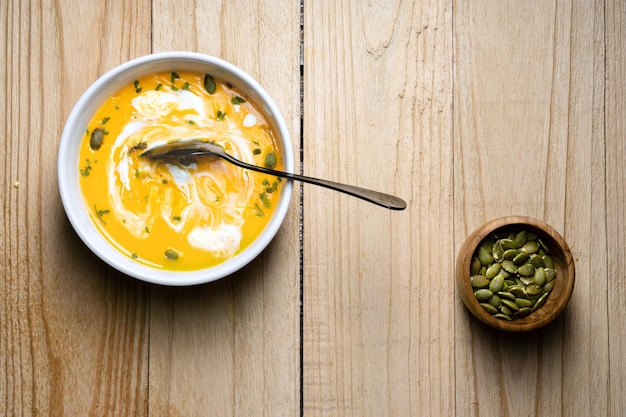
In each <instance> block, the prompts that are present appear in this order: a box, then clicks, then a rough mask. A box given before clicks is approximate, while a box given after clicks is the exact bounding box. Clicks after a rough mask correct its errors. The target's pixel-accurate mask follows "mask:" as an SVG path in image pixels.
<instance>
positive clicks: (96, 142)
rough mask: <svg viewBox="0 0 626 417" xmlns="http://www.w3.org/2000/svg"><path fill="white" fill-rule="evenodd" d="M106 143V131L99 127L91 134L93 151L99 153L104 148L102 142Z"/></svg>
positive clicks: (90, 145) (90, 140) (90, 141)
mask: <svg viewBox="0 0 626 417" xmlns="http://www.w3.org/2000/svg"><path fill="white" fill-rule="evenodd" d="M103 141H104V130H102V129H100V128H99V127H97V128H95V129H94V130H93V132H91V138H90V139H89V147H90V148H91V150H93V151H97V150H98V149H100V147H102V142H103Z"/></svg>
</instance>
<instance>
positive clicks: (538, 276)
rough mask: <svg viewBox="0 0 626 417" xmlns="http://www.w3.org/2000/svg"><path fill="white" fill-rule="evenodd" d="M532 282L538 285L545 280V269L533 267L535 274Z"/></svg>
mask: <svg viewBox="0 0 626 417" xmlns="http://www.w3.org/2000/svg"><path fill="white" fill-rule="evenodd" d="M533 282H534V284H535V285H539V286H540V287H541V286H542V285H543V284H545V282H546V271H545V269H543V268H541V267H539V268H536V269H535V275H534V276H533Z"/></svg>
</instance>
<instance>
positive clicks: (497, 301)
mask: <svg viewBox="0 0 626 417" xmlns="http://www.w3.org/2000/svg"><path fill="white" fill-rule="evenodd" d="M487 304H489V305H492V306H494V307H500V305H501V304H502V299H501V298H500V297H498V296H497V295H496V294H494V295H492V296H491V298H490V299H489V300H487Z"/></svg>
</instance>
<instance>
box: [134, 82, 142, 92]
mask: <svg viewBox="0 0 626 417" xmlns="http://www.w3.org/2000/svg"><path fill="white" fill-rule="evenodd" d="M133 86H134V87H135V93H137V94H139V93H141V90H142V89H141V87H139V80H135V81H133Z"/></svg>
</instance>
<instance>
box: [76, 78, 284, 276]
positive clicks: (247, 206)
mask: <svg viewBox="0 0 626 417" xmlns="http://www.w3.org/2000/svg"><path fill="white" fill-rule="evenodd" d="M182 138H202V139H205V140H209V141H213V142H215V143H217V144H219V145H221V146H222V147H223V148H224V149H225V150H226V151H227V152H228V153H230V154H231V155H233V156H234V157H236V158H238V159H240V160H242V161H245V162H248V163H251V164H255V165H261V166H267V167H269V168H278V169H280V168H282V158H281V155H280V152H279V149H278V147H277V145H276V141H275V140H274V137H273V135H272V132H271V131H270V128H269V126H268V124H267V122H266V120H265V118H264V117H263V115H262V114H261V112H260V111H259V110H258V109H257V108H255V106H254V105H253V104H252V103H250V102H249V100H248V99H247V98H246V97H245V96H243V95H242V94H241V93H240V92H239V91H237V90H236V89H235V88H233V87H232V86H230V85H228V84H226V83H223V82H221V81H220V80H216V79H214V78H213V77H211V76H210V75H206V74H198V73H190V72H180V73H175V72H172V73H159V74H154V75H151V76H147V77H143V78H140V79H138V80H136V81H135V82H134V83H132V84H130V85H128V86H126V87H124V88H122V89H121V90H120V91H118V92H117V93H115V94H114V95H112V96H111V97H110V98H109V99H108V100H107V101H106V102H105V103H104V104H103V105H102V106H101V107H100V108H99V109H98V111H97V112H96V114H95V115H94V117H93V119H92V120H91V122H90V123H89V126H88V128H87V130H86V132H85V136H84V140H83V141H82V144H81V149H80V163H79V172H78V173H77V174H78V175H80V185H81V191H82V193H83V196H84V199H85V204H86V205H87V208H88V210H89V213H90V216H91V219H92V221H93V223H94V224H95V226H96V227H97V229H98V230H99V231H100V233H102V235H103V236H105V238H106V239H107V240H109V241H110V242H111V243H112V244H113V245H114V246H115V247H116V248H117V249H118V250H119V251H121V252H122V253H124V254H126V255H127V256H128V257H130V258H132V259H134V260H136V261H137V262H140V263H142V264H145V265H149V266H152V267H155V268H160V269H166V270H176V271H185V270H189V271H190V270H198V269H203V268H207V267H211V266H215V265H217V264H219V263H222V262H224V261H226V260H228V259H230V258H232V257H233V256H235V255H237V254H238V253H239V252H241V251H242V250H243V249H245V248H246V247H247V246H248V245H249V244H250V243H251V242H252V241H254V239H255V238H256V237H257V236H258V235H259V233H260V232H261V230H262V229H263V228H264V227H265V226H266V224H267V223H268V221H269V218H270V217H271V215H272V213H273V210H274V207H275V206H276V205H277V203H278V198H279V194H280V179H278V178H276V177H272V176H268V175H265V174H260V173H256V172H252V171H249V170H244V169H241V168H238V167H236V166H234V165H232V164H229V163H228V162H226V161H223V160H221V159H215V158H211V157H193V158H180V159H164V160H155V159H150V158H142V157H140V155H141V153H142V151H143V150H144V149H146V148H147V147H148V146H149V145H150V144H152V143H155V142H163V141H171V140H177V139H182Z"/></svg>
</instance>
